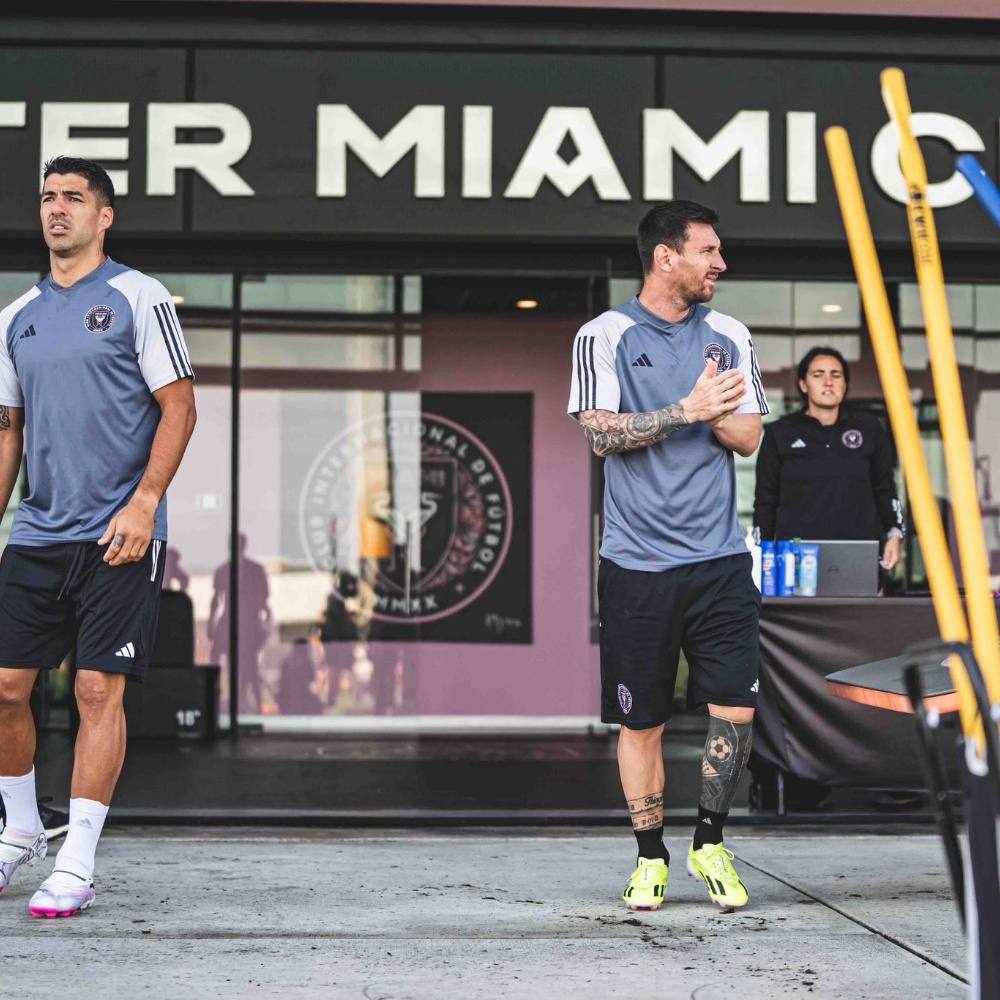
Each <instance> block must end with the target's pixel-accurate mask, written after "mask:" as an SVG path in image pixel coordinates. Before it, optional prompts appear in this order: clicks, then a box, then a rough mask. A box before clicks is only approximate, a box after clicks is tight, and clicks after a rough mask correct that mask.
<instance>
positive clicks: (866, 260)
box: [824, 128, 977, 732]
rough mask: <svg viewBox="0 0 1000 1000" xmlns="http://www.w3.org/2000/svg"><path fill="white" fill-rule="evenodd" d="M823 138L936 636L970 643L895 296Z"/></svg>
mask: <svg viewBox="0 0 1000 1000" xmlns="http://www.w3.org/2000/svg"><path fill="white" fill-rule="evenodd" d="M824 138H825V140H826V150H827V155H828V156H829V158H830V168H831V170H832V171H833V182H834V186H835V187H836V189H837V198H838V199H839V201H840V214H841V215H842V216H843V219H844V229H845V230H846V232H847V243H848V245H849V247H850V250H851V259H852V261H853V262H854V273H855V275H856V276H857V279H858V287H859V288H860V289H861V301H862V302H863V303H864V307H865V317H866V319H867V321H868V333H869V335H870V337H871V341H872V348H873V349H874V351H875V362H876V364H877V365H878V373H879V378H880V379H881V382H882V392H883V394H884V396H885V402H886V407H887V409H888V411H889V422H890V424H892V433H893V436H894V437H895V439H896V446H897V447H898V448H899V454H900V460H901V464H902V466H903V475H904V477H905V478H906V489H907V493H908V495H909V500H910V505H911V507H912V509H913V520H914V522H915V524H916V527H917V535H918V536H919V538H920V545H921V547H922V549H923V553H924V563H925V564H926V566H927V579H928V582H929V583H930V588H931V597H932V599H933V602H934V611H935V614H936V616H937V622H938V631H939V632H940V633H941V638H942V639H944V640H945V641H946V642H967V641H968V638H969V632H968V628H967V626H966V622H965V612H964V611H963V610H962V601H961V599H960V598H959V595H958V583H957V581H956V579H955V571H954V568H953V567H952V564H951V556H950V555H949V553H948V543H947V541H946V540H945V534H944V526H943V525H942V523H941V515H940V513H939V511H938V507H937V502H936V501H935V499H934V491H933V489H932V488H931V479H930V474H929V473H928V471H927V461H926V459H925V458H924V452H923V448H922V447H921V444H920V430H919V428H918V427H917V419H916V417H915V416H914V414H913V406H912V404H911V402H910V386H909V383H908V382H907V379H906V371H905V369H904V368H903V359H902V358H901V357H900V353H899V342H898V340H897V338H896V328H895V325H894V323H893V319H892V310H891V309H890V308H889V298H888V296H887V295H886V291H885V281H884V279H883V277H882V268H881V266H880V265H879V260H878V254H877V253H876V250H875V239H874V237H873V236H872V230H871V224H870V223H869V221H868V212H867V210H866V209H865V202H864V196H863V195H862V193H861V182H860V181H859V180H858V170H857V167H856V165H855V162H854V154H853V153H852V152H851V143H850V139H849V138H848V135H847V132H846V131H845V130H844V129H842V128H828V129H827V130H826V132H825V133H824ZM950 667H951V679H952V683H953V684H954V685H955V691H956V693H957V694H958V704H959V709H958V710H959V716H960V717H961V720H962V729H963V732H969V731H971V730H973V729H974V728H975V725H976V711H977V710H976V701H975V696H974V694H973V692H972V686H971V684H970V683H969V678H968V676H967V675H966V672H965V667H964V666H963V664H962V661H961V659H960V658H959V657H958V656H952V657H951V659H950Z"/></svg>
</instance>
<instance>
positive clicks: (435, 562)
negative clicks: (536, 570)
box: [299, 412, 511, 625]
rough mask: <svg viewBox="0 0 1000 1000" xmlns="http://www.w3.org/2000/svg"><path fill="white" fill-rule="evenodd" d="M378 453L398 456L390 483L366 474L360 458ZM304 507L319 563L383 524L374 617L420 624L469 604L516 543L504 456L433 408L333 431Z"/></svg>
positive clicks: (326, 564) (326, 563) (335, 559)
mask: <svg viewBox="0 0 1000 1000" xmlns="http://www.w3.org/2000/svg"><path fill="white" fill-rule="evenodd" d="M372 451H374V452H375V453H379V454H385V455H389V454H391V455H392V456H393V457H392V462H391V470H392V475H391V477H388V478H389V479H391V486H389V485H384V486H381V487H379V486H376V487H374V488H372V487H371V486H370V485H366V482H363V480H365V481H367V479H368V477H369V476H370V473H371V469H370V468H368V469H366V468H365V464H364V460H363V459H361V458H360V457H359V456H362V455H364V454H365V453H366V452H367V453H372ZM359 487H360V488H359ZM359 497H360V500H359ZM299 511H300V531H301V537H302V544H303V546H304V548H305V550H306V552H307V553H308V554H309V558H310V559H311V561H312V563H313V565H315V566H316V567H317V568H318V569H323V570H330V571H333V570H335V569H336V568H337V567H338V563H339V562H340V560H341V558H342V554H346V553H349V552H351V551H352V548H354V547H356V546H357V544H358V541H357V539H358V533H359V531H360V532H362V533H365V532H368V533H369V534H370V532H371V530H372V527H374V530H375V532H376V533H377V535H378V538H379V539H380V544H377V545H375V547H374V549H373V550H372V551H376V550H377V551H376V554H375V559H376V563H377V570H376V573H375V580H374V586H375V592H376V599H377V603H376V607H375V611H374V618H375V619H376V620H378V621H382V622H392V623H397V624H401V623H405V624H411V625H418V624H421V623H424V622H432V621H437V620H438V619H441V618H446V617H448V616H449V615H452V614H454V613H455V612H456V611H459V610H460V609H461V608H464V607H466V606H467V605H468V604H470V603H471V602H472V601H474V600H475V599H476V598H477V597H479V596H480V595H482V594H483V593H484V591H486V589H487V588H488V587H489V586H490V584H491V583H492V581H493V580H494V578H495V577H496V575H497V573H498V572H499V570H500V568H501V566H502V565H503V563H504V559H505V558H506V556H507V552H508V549H509V547H510V539H511V498H510V489H509V487H508V485H507V480H506V478H505V476H504V473H503V470H502V469H501V467H500V465H499V463H498V462H497V461H496V459H495V458H494V457H493V455H492V453H491V452H490V450H489V449H488V448H487V447H486V446H485V445H484V444H483V443H482V442H481V441H480V440H479V439H478V438H477V437H476V436H475V435H474V434H472V433H471V432H469V431H468V430H466V429H464V428H463V427H461V426H459V425H458V424H457V423H455V422H454V421H451V420H448V419H446V418H444V417H441V416H437V415H435V414H433V413H414V412H410V413H394V414H391V415H390V416H388V417H378V418H374V419H371V420H366V421H363V422H361V423H359V424H355V425H353V426H352V427H350V428H348V429H347V430H346V431H344V432H343V433H342V434H340V435H339V436H337V437H336V438H334V439H333V440H332V441H330V442H329V443H328V444H327V445H326V447H325V448H324V449H323V450H322V451H321V452H320V454H319V456H318V457H317V459H316V461H315V462H313V465H312V468H311V469H310V470H309V473H308V475H307V476H306V481H305V485H304V487H303V490H302V493H301V498H300V503H299ZM366 526H367V527H366ZM362 547H364V543H362Z"/></svg>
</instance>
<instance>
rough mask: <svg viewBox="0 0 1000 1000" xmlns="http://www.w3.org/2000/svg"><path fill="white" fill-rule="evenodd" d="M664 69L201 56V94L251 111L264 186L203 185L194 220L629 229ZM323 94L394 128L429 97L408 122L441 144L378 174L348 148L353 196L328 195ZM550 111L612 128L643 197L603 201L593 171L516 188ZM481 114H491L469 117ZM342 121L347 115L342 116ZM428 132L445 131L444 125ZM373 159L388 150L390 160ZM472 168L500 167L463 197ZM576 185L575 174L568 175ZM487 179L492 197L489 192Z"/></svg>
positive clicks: (260, 224) (248, 174) (641, 61)
mask: <svg viewBox="0 0 1000 1000" xmlns="http://www.w3.org/2000/svg"><path fill="white" fill-rule="evenodd" d="M654 77H655V59H653V58H652V57H645V56H631V57H612V56H549V55H518V54H511V55H500V54H427V53H422V54H414V53H392V52H382V53H379V52H375V53H354V52H260V51H253V52H238V51H235V52H234V51H231V50H226V51H218V52H199V53H198V57H197V74H196V81H197V84H196V92H197V97H198V100H200V101H205V102H218V101H233V102H235V103H237V104H238V105H240V106H241V107H243V108H244V109H245V110H247V111H248V113H249V114H250V117H251V122H252V124H253V131H254V142H253V147H252V148H251V150H250V151H249V152H248V153H247V155H246V157H245V158H244V160H243V161H242V162H241V163H240V164H239V165H238V167H237V169H238V171H239V173H240V174H241V176H243V177H245V178H246V180H247V182H248V183H249V184H250V186H251V187H252V188H253V189H254V191H255V194H254V197H253V198H252V199H244V198H228V199H222V198H219V197H218V196H217V195H216V194H215V193H214V192H213V191H212V190H211V189H210V188H208V187H207V186H206V185H203V184H200V185H198V187H197V190H196V195H195V204H194V209H195V210H194V219H195V228H196V229H198V230H201V231H214V232H219V231H232V232H258V231H259V230H260V229H261V228H265V229H267V230H270V231H275V230H277V231H281V232H302V233H330V234H331V235H336V236H349V235H357V234H379V235H385V236H395V235H403V234H420V233H442V234H453V235H462V236H475V235H487V234H488V235H492V234H510V235H522V236H523V235H528V234H531V235H539V236H559V235H566V234H574V235H575V234H584V233H586V234H591V235H595V236H619V235H622V234H623V233H629V232H631V231H633V230H634V228H635V221H636V220H635V218H634V216H635V208H634V205H630V204H629V200H628V199H629V194H631V193H632V192H635V191H637V190H638V179H639V150H640V144H641V127H642V118H641V109H642V108H643V107H646V106H649V105H652V104H653V103H654V102H655V97H654ZM320 105H324V106H337V105H347V107H348V108H350V112H351V114H353V116H356V117H357V118H359V119H360V120H361V122H363V123H364V125H365V126H367V127H368V129H370V130H371V132H372V133H374V135H375V136H377V137H378V138H380V139H381V138H384V137H386V136H387V135H388V134H389V133H390V132H391V131H392V129H393V128H394V127H396V126H397V125H399V123H400V122H402V121H403V119H404V118H405V116H406V115H407V114H409V113H410V112H412V110H413V109H414V108H415V107H420V108H427V109H430V110H429V111H428V112H426V113H425V121H424V123H423V124H421V123H419V122H417V121H416V120H415V119H411V121H412V122H413V125H412V128H411V130H410V132H409V135H410V137H413V136H421V138H422V140H423V141H425V142H426V153H424V154H423V158H422V154H421V152H418V151H411V152H409V153H406V154H403V155H402V156H401V158H400V159H399V160H398V162H397V163H396V164H395V165H394V166H392V167H391V168H390V169H388V170H387V171H386V173H385V175H384V176H382V177H379V176H377V175H376V174H375V173H374V172H373V170H372V169H371V168H370V167H369V166H368V165H366V164H365V163H364V162H363V161H362V160H361V159H360V158H359V156H358V155H357V153H356V152H354V151H353V150H350V149H349V150H348V152H347V153H346V193H345V194H344V195H343V196H321V195H318V194H317V188H318V186H319V185H318V173H319V171H320V168H321V163H320V162H318V161H320V154H319V152H318V141H317V140H318V127H319V121H318V119H319V112H318V111H317V109H318V107H319V106H320ZM467 107H471V108H477V109H482V108H488V109H491V114H490V117H491V118H492V128H491V129H488V128H486V127H485V126H484V125H483V123H482V118H481V115H480V117H479V118H478V119H475V115H476V113H475V112H473V113H472V115H471V116H467V114H466V112H465V110H464V109H465V108H467ZM550 107H558V108H573V109H580V114H579V115H578V116H576V118H575V120H576V121H578V122H579V123H580V127H581V129H585V130H586V133H585V134H583V133H581V134H580V139H581V141H585V140H587V139H594V140H595V141H596V138H597V137H600V138H601V140H602V141H603V142H604V143H605V145H606V146H607V147H608V159H610V160H614V159H615V158H616V157H617V158H618V160H617V163H616V166H617V170H618V172H619V174H620V175H621V177H622V180H623V182H624V187H625V188H626V189H627V192H628V193H627V194H625V195H624V198H625V200H624V201H621V200H617V201H610V200H605V199H602V198H601V197H600V195H599V194H598V192H597V191H596V190H595V187H594V185H593V184H592V183H591V182H589V181H585V182H583V183H581V184H580V186H579V187H577V188H576V189H575V190H574V191H573V193H572V194H571V195H569V196H567V195H565V194H563V193H561V192H560V191H559V190H557V188H556V187H555V186H553V184H552V183H550V182H548V181H543V182H542V183H541V184H540V185H539V186H538V188H537V191H536V192H535V193H534V194H532V196H530V197H526V196H520V197H505V191H506V189H507V188H508V186H509V184H510V182H511V180H512V178H513V177H514V175H515V173H516V170H517V167H518V164H519V163H520V161H521V159H522V157H523V155H524V152H525V150H526V149H527V147H528V145H529V144H530V142H531V139H532V136H533V135H534V134H535V131H536V130H537V129H538V127H539V124H540V123H541V122H542V120H543V118H544V117H545V114H546V112H547V111H548V109H549V108H550ZM439 109H440V110H439ZM588 116H590V118H591V119H592V121H593V126H592V127H591V126H590V124H589V123H588V122H587V117H588ZM347 117H348V119H349V120H350V119H351V115H347ZM467 117H472V118H473V119H475V120H476V124H475V125H472V124H471V123H470V124H469V125H468V126H467V125H466V120H467ZM339 127H340V128H341V129H342V128H344V127H346V123H344V122H343V121H342V120H341V121H340V123H339ZM351 127H352V129H353V132H354V134H355V135H357V134H363V132H364V129H363V128H362V127H360V126H358V125H356V124H354V123H353V120H351ZM403 128H404V130H405V129H406V128H407V126H406V124H405V123H404V125H403ZM438 128H440V129H441V131H442V132H443V143H441V142H439V141H438V133H437V131H436V130H437V129H438ZM429 129H434V130H435V131H434V134H433V135H431V134H429ZM326 130H327V132H328V134H329V135H330V138H331V140H334V139H336V133H337V130H338V121H337V120H336V119H335V120H332V121H330V122H329V123H328V124H327V126H326ZM466 131H468V132H470V133H471V132H473V131H474V135H470V136H469V138H468V143H469V145H470V146H472V147H473V149H472V150H470V152H469V155H468V159H471V160H474V161H475V160H480V159H481V160H485V161H486V167H485V168H482V169H476V170H470V169H468V168H467V167H466V163H467V158H466V154H465V152H464V147H465V143H466V136H465V134H464V133H465V132H466ZM486 135H491V136H492V141H491V142H490V141H489V140H486V141H485V142H484V140H483V137H484V136H486ZM369 144H371V143H369ZM612 150H614V151H615V152H612ZM560 152H561V154H562V156H563V158H564V159H565V160H567V161H568V162H572V161H573V160H574V159H575V158H576V157H577V156H578V155H579V151H578V150H577V149H576V148H575V147H574V143H573V141H572V140H567V141H566V142H565V143H564V144H563V146H562V149H561V150H560ZM588 153H589V154H591V155H590V156H589V157H588ZM383 155H384V156H386V157H387V158H388V157H389V155H390V154H383ZM583 155H584V157H585V158H586V159H588V160H589V159H592V158H593V155H594V152H593V151H591V150H584V151H583ZM596 155H598V156H599V155H600V153H599V151H598V152H597V153H596ZM337 158H339V157H338V156H337V154H331V156H330V159H331V160H333V159H337ZM442 158H443V164H442V166H443V170H442V172H441V173H440V174H439V173H438V171H437V169H436V166H435V164H433V163H427V162H426V161H427V160H434V159H437V160H441V159H442ZM369 159H371V160H377V155H376V154H373V155H371V156H370V157H369ZM418 160H420V161H421V162H420V163H418V162H417V161H418ZM581 167H582V163H581ZM418 171H420V172H421V174H422V175H423V176H426V177H427V178H428V182H427V186H428V187H429V188H433V183H434V181H435V180H437V179H438V178H440V180H441V183H440V185H439V189H440V190H441V193H440V194H437V193H434V192H433V191H432V192H431V193H428V192H423V193H421V194H417V193H416V192H415V188H416V186H417V177H416V174H417V172H418ZM470 173H475V175H476V176H475V177H474V178H473V179H474V180H477V181H481V179H482V175H483V174H484V173H486V174H487V180H488V185H483V184H482V183H479V184H478V185H477V189H476V191H475V193H474V194H472V195H471V196H469V195H467V194H465V193H464V192H463V179H464V178H463V175H465V177H468V175H469V174H470ZM527 182H528V184H530V178H528V179H527ZM612 183H613V182H612ZM569 184H572V180H567V182H566V185H565V186H566V187H568V186H569ZM487 187H488V188H489V191H490V194H489V196H488V197H486V196H484V195H483V192H484V191H485V190H486V188H487ZM612 193H615V194H618V195H619V196H621V192H612Z"/></svg>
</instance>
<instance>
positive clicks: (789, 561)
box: [775, 541, 795, 597]
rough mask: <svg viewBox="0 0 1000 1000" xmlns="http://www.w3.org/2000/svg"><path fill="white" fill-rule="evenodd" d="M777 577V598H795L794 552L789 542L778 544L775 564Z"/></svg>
mask: <svg viewBox="0 0 1000 1000" xmlns="http://www.w3.org/2000/svg"><path fill="white" fill-rule="evenodd" d="M775 566H776V569H777V576H778V596H779V597H794V596H795V550H794V549H793V548H792V543H791V542H790V541H783V542H778V556H777V560H776V563H775Z"/></svg>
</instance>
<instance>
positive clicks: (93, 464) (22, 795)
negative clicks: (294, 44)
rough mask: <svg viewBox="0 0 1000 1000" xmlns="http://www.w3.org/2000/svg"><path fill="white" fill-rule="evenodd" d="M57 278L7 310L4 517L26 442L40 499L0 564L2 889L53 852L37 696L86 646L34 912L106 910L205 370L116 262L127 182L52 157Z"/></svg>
mask: <svg viewBox="0 0 1000 1000" xmlns="http://www.w3.org/2000/svg"><path fill="white" fill-rule="evenodd" d="M43 175H44V176H43V180H42V194H41V221H42V234H43V236H44V238H45V242H46V244H47V245H48V248H49V266H50V268H51V270H50V273H49V275H48V276H47V277H46V278H45V279H44V280H43V281H41V282H39V284H37V285H36V286H35V287H34V288H32V289H31V290H30V291H28V292H27V293H25V294H24V295H22V296H21V297H20V298H19V299H17V301H15V302H13V303H11V304H10V305H9V306H7V308H6V309H4V310H3V311H2V312H0V512H2V511H4V510H5V509H6V507H7V504H8V502H9V501H10V496H11V492H12V491H13V489H14V484H15V482H16V480H17V475H18V470H19V468H20V464H21V454H22V450H26V452H27V462H28V487H29V490H30V492H29V494H28V496H27V497H25V499H24V500H22V501H21V504H20V506H19V507H18V509H17V513H16V514H15V515H14V523H13V527H12V528H11V534H10V542H9V544H8V545H7V547H6V548H5V549H4V552H3V556H2V558H0V733H2V734H3V737H2V739H0V794H2V795H3V800H4V807H5V810H6V813H7V823H6V826H5V827H4V830H3V833H2V834H0V890H2V889H4V888H6V886H7V885H8V883H9V882H10V880H11V877H12V876H13V875H14V873H15V872H16V871H17V869H18V868H20V867H21V865H24V864H28V865H30V864H34V863H35V862H37V861H39V860H41V859H42V858H44V857H45V854H46V850H47V845H46V840H45V833H44V831H43V829H42V823H41V821H40V820H39V817H38V808H37V803H36V798H35V771H34V766H33V762H34V755H35V729H34V723H33V720H32V716H31V711H30V708H29V704H28V697H29V695H30V693H31V689H32V686H33V684H34V682H35V678H36V676H37V675H38V671H39V670H51V669H53V668H55V667H58V666H59V665H60V664H61V663H62V662H63V660H64V659H65V658H66V656H67V654H68V653H69V652H70V650H71V649H73V648H74V647H75V650H76V655H75V664H76V670H77V674H76V702H77V706H78V708H79V713H80V729H79V734H78V736H77V740H76V752H75V758H74V764H73V780H72V787H71V790H70V803H69V830H68V831H67V833H66V840H65V843H64V844H63V846H62V848H61V849H60V851H59V854H58V855H57V856H56V861H55V866H54V869H53V872H52V874H51V875H50V876H49V877H48V878H47V879H46V880H45V881H44V882H43V883H42V884H41V886H40V888H39V889H38V890H37V892H35V894H34V895H33V896H32V897H31V900H30V902H29V903H28V906H29V909H30V910H31V912H32V913H33V914H34V915H35V916H46V917H54V916H68V915H70V914H71V913H75V912H76V911H77V910H83V909H86V908H87V907H89V906H90V905H91V904H92V903H93V902H94V881H93V873H94V855H95V852H96V849H97V841H98V838H99V837H100V835H101V829H102V827H103V825H104V819H105V817H106V816H107V812H108V805H109V803H110V802H111V796H112V793H113V792H114V788H115V784H116V783H117V781H118V775H119V773H120V771H121V767H122V763H123V761H124V757H125V714H124V711H123V707H122V695H123V693H124V688H125V681H126V680H135V681H141V680H142V679H143V677H144V675H145V671H146V667H147V666H148V661H149V656H150V653H151V651H152V645H153V638H154V635H155V630H156V619H157V611H158V608H159V598H160V586H161V581H162V578H163V564H164V558H163V554H164V550H165V549H166V545H167V504H166V497H165V494H166V489H167V485H168V484H169V483H170V481H171V479H172V478H173V476H174V473H175V472H176V471H177V467H178V465H179V464H180V461H181V457H182V456H183V454H184V450H185V448H186V447H187V443H188V440H189V439H190V437H191V432H192V431H193V430H194V424H195V402H194V391H193V385H192V383H193V379H194V374H193V372H192V370H191V362H190V361H189V359H188V354H187V350H186V347H185V344H184V338H183V336H182V334H181V329H180V325H179V324H178V322H177V315H176V313H175V311H174V306H173V301H172V299H171V297H170V294H169V293H168V292H167V290H166V289H165V288H164V287H163V285H161V284H160V282H158V281H155V280H154V279H153V278H150V277H147V276H146V275H144V274H141V273H140V272H138V271H134V270H132V269H131V268H128V267H124V266H123V265H121V264H118V263H116V262H115V261H113V260H111V259H110V258H108V257H106V256H105V255H104V236H105V234H106V232H107V229H108V227H109V226H110V225H111V224H112V221H113V220H114V214H115V210H114V198H115V192H114V187H113V185H112V183H111V179H110V178H109V177H108V175H107V173H106V172H105V171H104V169H103V168H102V167H100V166H98V165H97V164H96V163H92V162H91V161H89V160H82V159H75V158H71V157H64V156H60V157H56V158H55V159H53V160H50V161H49V162H48V163H46V164H45V168H44V171H43Z"/></svg>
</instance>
